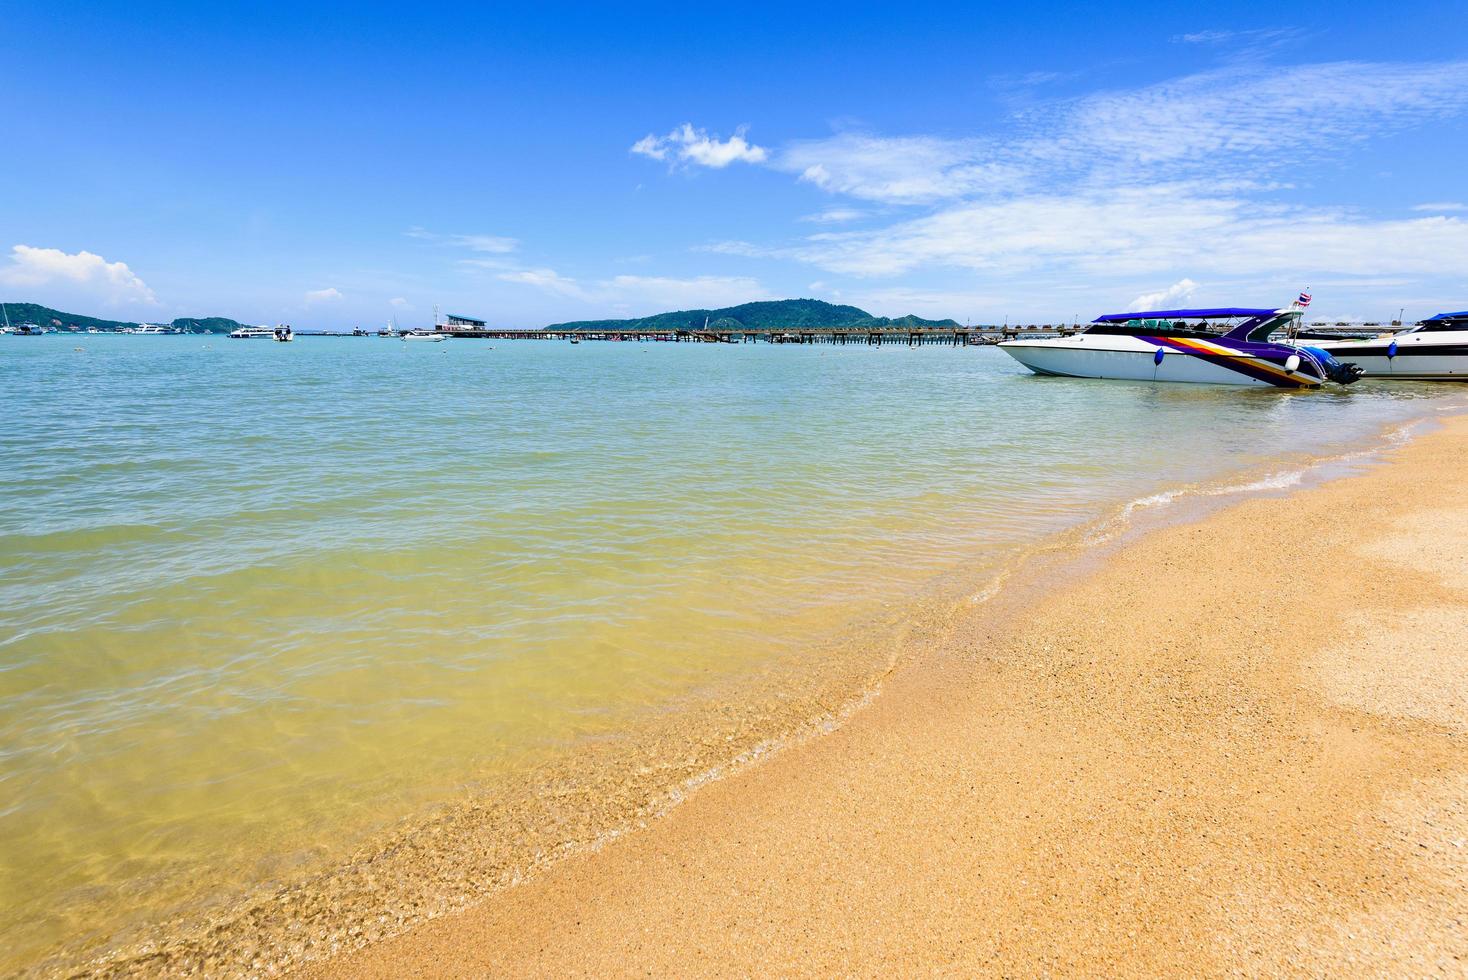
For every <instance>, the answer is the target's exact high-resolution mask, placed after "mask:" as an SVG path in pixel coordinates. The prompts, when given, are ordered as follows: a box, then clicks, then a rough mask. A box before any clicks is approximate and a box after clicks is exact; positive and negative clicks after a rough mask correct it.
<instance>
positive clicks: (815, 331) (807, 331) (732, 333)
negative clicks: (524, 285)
mask: <svg viewBox="0 0 1468 980" xmlns="http://www.w3.org/2000/svg"><path fill="white" fill-rule="evenodd" d="M1079 329H1080V328H1079V327H1077V326H1070V325H1060V326H1055V325H1051V324H1045V325H1042V326H1003V327H995V326H981V327H963V328H960V329H957V330H955V329H953V328H952V327H878V328H871V327H859V328H853V327H791V328H788V329H781V328H762V329H754V328H746V329H739V330H625V331H616V332H608V331H583V330H464V329H458V330H442V329H441V332H442V333H447V334H449V335H450V336H453V337H464V338H470V339H487V340H563V341H564V340H572V339H574V340H586V341H591V340H602V341H623V342H626V341H639V342H645V343H647V342H650V343H672V344H677V343H693V344H699V343H703V344H758V343H765V344H843V345H844V344H857V345H867V346H874V347H877V346H883V345H889V344H899V345H904V346H908V347H920V346H925V345H940V346H945V347H965V346H981V345H984V344H997V343H998V342H999V341H1001V340H1009V339H1015V338H1019V337H1063V336H1068V335H1070V334H1072V333H1075V332H1077V331H1078V330H1079Z"/></svg>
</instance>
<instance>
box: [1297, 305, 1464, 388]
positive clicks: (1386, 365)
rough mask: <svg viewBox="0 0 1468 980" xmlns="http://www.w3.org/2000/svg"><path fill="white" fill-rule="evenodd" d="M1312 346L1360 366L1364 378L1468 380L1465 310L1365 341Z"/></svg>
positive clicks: (1321, 341) (1326, 341)
mask: <svg viewBox="0 0 1468 980" xmlns="http://www.w3.org/2000/svg"><path fill="white" fill-rule="evenodd" d="M1314 344H1315V346H1316V347H1319V348H1321V349H1322V350H1326V351H1329V352H1330V354H1331V355H1332V356H1334V357H1339V358H1346V359H1349V360H1351V361H1353V362H1355V363H1356V364H1359V365H1360V366H1361V370H1362V371H1363V372H1364V373H1365V376H1366V377H1368V378H1398V379H1401V380H1405V381H1468V310H1462V311H1460V312H1458V313H1439V314H1438V315H1437V316H1430V317H1428V318H1427V319H1426V320H1422V321H1419V322H1418V323H1416V324H1415V325H1413V326H1411V327H1408V328H1407V329H1405V330H1398V331H1396V332H1395V333H1384V334H1382V335H1381V336H1379V337H1372V338H1370V339H1369V340H1320V341H1315V342H1314Z"/></svg>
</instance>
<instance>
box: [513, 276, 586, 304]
mask: <svg viewBox="0 0 1468 980" xmlns="http://www.w3.org/2000/svg"><path fill="white" fill-rule="evenodd" d="M499 278H500V279H502V280H504V281H505V282H514V283H519V284H520V285H522V286H534V287H535V288H536V289H539V290H541V291H543V292H547V293H554V294H556V295H557V296H574V297H576V298H578V299H585V298H586V291H585V290H583V289H582V288H581V286H580V285H579V284H578V283H577V282H576V280H575V279H568V278H567V277H565V276H563V275H561V274H560V273H558V272H556V270H554V269H518V270H516V271H514V272H502V273H500V276H499Z"/></svg>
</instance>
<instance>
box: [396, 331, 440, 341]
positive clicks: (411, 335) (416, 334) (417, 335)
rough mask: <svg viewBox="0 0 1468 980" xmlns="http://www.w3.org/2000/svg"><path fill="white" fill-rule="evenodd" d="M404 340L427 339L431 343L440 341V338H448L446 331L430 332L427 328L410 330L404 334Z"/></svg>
mask: <svg viewBox="0 0 1468 980" xmlns="http://www.w3.org/2000/svg"><path fill="white" fill-rule="evenodd" d="M403 339H404V340H426V341H429V342H430V343H438V342H439V341H440V340H448V339H449V335H448V334H446V333H436V332H429V331H427V330H410V331H408V332H407V333H405V334H403Z"/></svg>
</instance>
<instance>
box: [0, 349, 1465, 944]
mask: <svg viewBox="0 0 1468 980" xmlns="http://www.w3.org/2000/svg"><path fill="white" fill-rule="evenodd" d="M77 346H82V347H84V348H85V350H84V351H80V352H78V351H75V350H74V349H73V348H74V347H77ZM1435 397H1443V392H1442V390H1441V389H1433V388H1430V387H1427V386H1408V387H1396V388H1392V387H1385V386H1381V385H1377V386H1372V385H1367V384H1361V385H1357V386H1355V387H1354V388H1352V389H1349V390H1339V389H1338V390H1335V391H1321V392H1313V393H1285V392H1276V391H1272V390H1254V389H1240V388H1226V387H1213V386H1201V385H1171V386H1169V385H1156V386H1154V385H1145V384H1126V383H1116V382H1087V381H1070V380H1065V379H1054V378H1036V377H1032V376H1030V375H1028V374H1026V373H1024V372H1023V371H1022V369H1020V368H1019V367H1018V366H1017V365H1016V364H1014V363H1013V362H1011V361H1010V360H1009V359H1008V358H1007V357H1006V356H1005V355H1004V354H1003V353H1002V352H1000V351H998V350H995V349H992V348H990V349H951V348H920V349H903V348H891V347H889V348H883V349H872V348H867V347H845V348H843V347H827V346H818V347H789V346H785V347H770V346H767V345H741V346H734V347H730V346H722V345H719V346H714V345H691V344H676V345H675V344H636V343H623V344H617V343H587V344H582V345H579V346H571V345H568V344H563V343H553V342H525V341H512V342H496V343H493V344H491V343H487V342H483V341H464V340H456V341H451V342H449V343H445V344H421V345H415V344H404V343H401V342H398V341H388V340H379V339H375V338H373V339H319V338H302V339H300V340H298V341H297V342H296V343H294V344H290V345H283V344H273V343H268V342H241V341H230V340H227V339H224V338H200V337H106V336H101V337H99V336H86V337H57V336H53V337H44V338H15V337H6V338H0V404H3V405H4V406H5V414H6V424H5V425H4V426H3V428H0V498H3V500H4V501H5V505H4V507H3V508H0V788H3V792H0V889H3V893H0V948H3V949H4V950H5V951H6V952H5V953H3V954H0V970H6V971H9V970H13V969H15V968H19V967H23V966H25V965H27V964H32V963H35V962H37V961H38V960H39V959H40V958H42V957H43V956H46V955H48V954H50V953H52V952H54V951H55V950H56V949H58V948H62V947H65V946H67V945H69V944H76V943H78V942H82V941H84V942H87V943H93V944H96V943H104V944H105V942H106V941H107V939H108V937H109V936H112V935H114V934H115V933H116V931H117V930H119V929H122V928H124V927H131V928H133V929H134V930H136V929H138V928H139V927H141V928H142V929H143V930H144V931H146V927H147V924H148V923H149V922H150V921H152V920H153V919H154V918H156V917H160V916H162V915H163V914H164V913H165V912H167V911H168V910H170V909H173V908H176V907H177V906H179V905H180V904H187V903H189V902H197V901H200V900H202V899H203V898H204V897H206V896H210V895H213V894H217V893H219V892H221V891H224V890H228V889H239V888H241V887H244V888H248V887H249V886H250V885H251V884H253V883H256V882H266V881H283V880H290V877H291V875H292V873H294V872H295V871H297V870H299V869H304V868H311V867H318V866H320V865H322V864H323V863H329V862H331V861H332V860H333V859H335V858H338V857H339V856H340V855H341V854H343V853H345V851H346V850H347V849H348V848H350V847H351V846H352V844H353V842H354V841H356V840H358V839H359V835H360V834H361V833H362V832H364V830H365V829H367V828H371V827H373V826H382V825H384V824H386V823H390V822H392V821H394V820H397V819H400V818H404V817H408V816H410V815H412V814H413V813H414V812H416V811H417V810H418V809H420V808H422V807H424V806H427V805H430V804H432V803H433V802H434V801H436V800H440V799H444V798H447V797H450V796H454V795H456V794H459V795H462V794H463V793H465V792H472V791H473V787H474V786H476V785H481V784H483V783H484V781H485V780H486V779H487V778H488V777H492V776H493V775H494V774H495V773H497V772H503V771H508V770H511V769H516V768H525V767H533V766H535V765H537V764H539V763H540V762H542V761H543V760H545V759H548V758H551V757H556V756H560V755H565V754H568V753H574V752H576V750H577V747H578V746H579V745H582V744H585V743H586V742H588V740H597V739H602V740H604V739H607V738H616V737H617V736H618V733H619V732H621V731H622V730H624V729H625V728H626V727H627V726H629V725H630V724H632V723H633V722H634V721H635V720H636V719H638V718H639V717H643V716H646V715H648V714H650V713H658V712H665V711H668V710H671V709H672V708H673V707H674V706H675V705H679V704H683V703H686V701H687V699H688V698H689V697H690V696H693V697H696V696H697V695H698V694H699V692H701V691H712V690H715V689H717V690H718V691H719V692H720V695H719V696H721V697H728V696H730V695H729V692H730V691H735V692H737V690H738V684H739V679H740V678H741V677H743V676H746V675H749V674H752V673H754V672H757V671H759V670H760V669H762V667H763V666H764V665H766V664H767V663H769V662H771V661H773V660H777V659H782V658H783V659H785V660H789V659H796V660H798V659H800V658H801V657H807V656H808V657H815V656H816V653H815V651H817V650H819V649H821V641H822V640H823V639H824V638H825V637H827V636H828V635H829V634H830V633H831V632H832V631H833V630H836V629H839V628H840V627H841V626H842V625H844V624H847V623H850V622H853V621H856V620H857V619H859V618H860V617H861V616H863V615H865V614H866V613H867V612H868V611H870V610H872V609H875V608H879V607H882V606H883V605H884V604H887V608H891V604H900V603H901V602H902V601H903V600H904V598H906V597H910V596H912V595H914V594H915V593H916V592H917V591H918V590H920V589H921V588H923V586H924V584H925V583H928V582H930V581H931V580H933V579H934V578H935V577H936V576H939V575H941V574H944V573H946V572H949V571H951V570H952V569H954V568H957V567H975V566H991V565H997V564H998V563H999V562H1000V561H1002V560H1003V559H1004V558H1005V557H1007V556H1008V555H1011V554H1013V553H1015V551H1016V550H1017V549H1019V548H1020V547H1022V546H1023V545H1024V544H1026V543H1027V542H1033V541H1035V540H1037V539H1039V538H1040V537H1042V536H1044V535H1046V534H1048V533H1050V532H1053V531H1055V530H1057V529H1059V528H1062V527H1066V526H1070V525H1074V524H1077V523H1080V522H1083V521H1086V520H1089V519H1093V518H1095V517H1097V516H1099V515H1100V514H1102V513H1103V512H1105V511H1106V510H1107V509H1108V508H1110V507H1114V506H1115V505H1116V504H1118V503H1119V502H1121V501H1124V500H1127V499H1131V498H1135V497H1138V496H1141V495H1145V494H1147V493H1151V492H1154V491H1156V490H1157V489H1159V488H1161V487H1166V486H1170V485H1175V484H1178V483H1184V482H1191V481H1199V480H1205V479H1210V478H1213V477H1217V476H1220V475H1222V474H1225V473H1228V472H1232V471H1237V470H1241V469H1248V468H1253V467H1257V466H1259V465H1262V464H1264V463H1266V462H1267V461H1269V460H1270V459H1272V458H1275V457H1278V456H1280V455H1281V454H1284V453H1290V452H1301V451H1303V452H1311V453H1318V454H1324V453H1329V452H1333V451H1340V450H1342V449H1345V448H1348V447H1351V446H1355V445H1360V444H1362V443H1363V442H1366V441H1371V440H1372V439H1374V438H1375V436H1376V434H1377V433H1378V432H1379V430H1380V429H1381V428H1382V426H1384V425H1386V424H1388V423H1390V422H1392V421H1394V420H1401V419H1406V418H1408V417H1412V416H1415V415H1417V414H1420V413H1422V411H1423V410H1424V408H1425V407H1426V406H1425V405H1424V400H1425V399H1431V398H1435Z"/></svg>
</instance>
